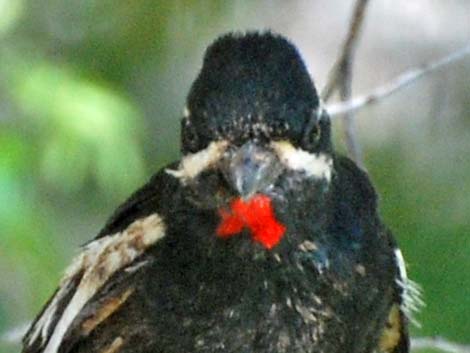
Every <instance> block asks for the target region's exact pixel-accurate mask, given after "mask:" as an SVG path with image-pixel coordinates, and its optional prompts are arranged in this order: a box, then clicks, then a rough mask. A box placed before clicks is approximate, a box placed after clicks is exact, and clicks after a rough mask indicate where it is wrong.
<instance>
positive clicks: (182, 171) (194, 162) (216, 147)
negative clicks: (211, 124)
mask: <svg viewBox="0 0 470 353" xmlns="http://www.w3.org/2000/svg"><path fill="white" fill-rule="evenodd" d="M227 146H228V142H227V141H215V142H211V143H210V144H209V146H207V147H206V148H205V149H203V150H202V151H199V152H197V153H192V154H188V155H186V156H184V157H183V159H182V160H181V162H180V165H179V167H178V169H177V170H172V169H166V172H167V173H168V174H170V175H172V176H174V177H175V178H179V179H181V180H182V181H183V182H186V181H188V180H190V179H193V178H195V177H197V176H198V175H199V174H200V173H201V172H202V171H204V170H206V169H207V168H208V167H210V166H211V165H213V164H214V163H216V162H218V161H219V160H220V159H221V158H222V156H223V155H224V152H225V149H226V148H227Z"/></svg>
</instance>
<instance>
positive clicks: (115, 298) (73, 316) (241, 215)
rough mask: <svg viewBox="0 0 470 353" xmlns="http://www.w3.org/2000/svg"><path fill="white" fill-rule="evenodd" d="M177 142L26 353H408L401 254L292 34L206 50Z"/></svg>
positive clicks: (71, 276) (64, 290) (122, 210)
mask: <svg viewBox="0 0 470 353" xmlns="http://www.w3.org/2000/svg"><path fill="white" fill-rule="evenodd" d="M181 135H182V138H181V140H182V146H181V150H182V158H181V160H179V161H177V162H175V163H172V164H171V165H169V166H167V167H165V168H163V169H161V170H160V171H159V172H157V173H156V174H155V175H154V176H153V177H152V178H151V179H150V181H149V182H148V183H147V184H146V185H144V186H143V187H142V188H140V189H139V190H138V191H136V192H135V193H134V194H133V195H132V196H131V197H130V198H129V199H128V200H127V201H126V202H125V203H124V204H123V205H121V206H120V207H119V208H118V209H117V210H116V211H115V213H114V214H113V215H112V216H111V217H110V219H109V220H108V222H107V223H106V224H105V226H104V227H103V229H102V230H101V231H100V232H99V234H98V235H97V236H96V237H95V238H94V240H92V241H90V242H89V243H88V244H86V245H85V246H84V247H83V248H82V249H81V250H82V251H81V253H80V254H79V255H78V256H77V257H76V258H75V259H74V260H73V262H72V264H71V265H70V266H69V268H68V269H67V270H66V272H65V275H64V277H63V278H62V280H61V282H60V284H59V286H58V288H57V290H56V292H55V293H54V295H53V296H52V297H51V299H50V300H49V301H48V302H47V303H46V305H45V306H44V309H43V310H42V311H41V313H40V314H39V315H38V316H37V318H36V320H35V321H34V322H33V324H32V325H31V327H30V329H29V331H28V333H27V335H26V336H25V338H24V348H23V352H24V353H39V352H44V353H59V352H60V353H72V352H73V353H78V352H88V353H90V352H91V353H94V352H96V353H98V352H101V353H117V352H120V353H129V352H133V353H158V352H161V353H181V352H194V353H199V352H200V353H202V352H207V353H209V352H210V353H215V352H238V353H241V352H247V353H248V352H250V353H268V352H269V353H271V352H272V353H274V352H276V353H283V352H285V353H287V352H289V353H296V352H299V353H300V352H311V353H320V352H325V353H344V352H348V353H372V352H383V353H406V352H408V333H407V326H408V321H409V312H408V311H409V310H407V309H408V308H410V307H412V305H411V304H410V297H411V295H410V293H411V294H412V293H414V291H411V290H410V288H411V287H410V285H409V283H410V282H409V281H408V280H407V277H406V271H405V265H404V262H403V258H402V256H401V252H400V250H399V249H398V247H397V245H396V243H395V241H394V239H393V236H392V235H391V233H390V232H389V231H388V230H387V228H386V227H385V226H384V224H383V223H382V221H381V219H380V217H379V214H378V211H377V198H376V194H375V191H374V189H373V187H372V185H371V183H370V181H369V178H368V176H367V175H366V173H365V172H364V171H362V170H360V169H359V168H358V167H357V166H356V165H355V164H354V163H353V162H352V161H351V160H349V159H347V158H345V157H342V156H339V155H337V154H336V153H335V152H334V149H333V146H332V143H331V138H330V121H329V117H328V113H327V112H326V111H325V110H324V109H322V106H321V104H320V102H319V98H318V95H317V92H316V90H315V87H314V85H313V82H312V80H311V79H310V76H309V74H308V72H307V70H306V68H305V65H304V63H303V61H302V59H301V57H300V55H299V53H298V51H297V49H296V48H295V47H294V46H293V45H292V44H291V43H290V42H289V41H288V40H286V39H285V38H283V37H281V36H279V35H276V34H272V33H270V32H265V33H258V32H251V33H246V34H227V35H224V36H222V37H220V38H219V39H217V40H216V41H215V42H214V43H213V44H212V45H211V46H209V48H208V49H207V51H206V54H205V57H204V63H203V66H202V69H201V71H200V73H199V76H198V77H197V79H196V80H195V82H194V83H193V85H192V87H191V90H190V92H189V95H188V98H187V105H186V108H185V109H184V116H183V118H182V131H181Z"/></svg>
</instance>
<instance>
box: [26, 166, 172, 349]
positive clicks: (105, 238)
mask: <svg viewBox="0 0 470 353" xmlns="http://www.w3.org/2000/svg"><path fill="white" fill-rule="evenodd" d="M178 185H179V184H178V182H177V181H176V180H174V178H173V177H171V176H168V175H167V174H166V173H164V172H160V173H158V174H156V175H155V176H154V177H153V178H152V179H151V180H150V182H149V183H147V184H146V185H145V186H143V187H142V188H141V189H140V190H138V191H137V192H136V193H135V194H134V195H132V196H131V197H130V198H129V199H128V200H127V201H126V202H125V203H124V204H123V205H122V206H120V207H119V208H118V209H117V210H116V212H115V213H114V215H113V216H112V217H111V218H110V220H109V221H108V222H107V224H106V225H105V227H104V228H103V229H102V230H101V231H100V232H99V234H98V236H97V237H96V238H95V239H94V240H93V241H91V242H89V243H87V244H85V246H84V247H83V249H82V252H81V253H80V254H79V255H78V256H77V257H76V258H75V259H74V260H73V262H72V264H71V265H70V266H69V267H68V268H67V270H66V273H65V275H64V277H63V278H62V280H61V283H60V285H59V288H58V289H57V290H56V292H55V293H54V295H53V296H52V297H51V299H50V300H49V301H48V302H47V304H46V305H45V306H44V309H43V310H42V311H41V313H40V314H39V315H38V316H37V318H36V319H35V321H34V322H33V324H32V325H31V327H30V329H29V330H28V332H27V334H26V336H25V338H24V340H23V344H24V348H23V353H39V352H43V353H58V352H61V353H62V351H63V350H62V348H61V346H62V342H65V341H67V347H71V346H72V345H73V344H74V343H75V342H76V341H77V340H78V338H80V337H83V336H86V335H87V334H89V333H90V332H91V331H92V329H93V326H97V324H98V323H100V324H101V322H102V321H104V320H105V319H106V318H107V317H108V316H109V315H111V314H112V312H114V311H115V310H114V309H117V308H118V306H119V305H117V303H121V302H123V298H124V297H125V298H126V300H127V297H128V296H130V295H131V292H128V290H131V288H130V287H124V288H123V289H122V293H117V294H116V293H114V294H113V295H110V296H109V297H107V296H106V292H104V293H103V290H104V288H106V284H107V283H108V281H112V280H113V276H115V275H116V274H118V273H121V272H122V273H129V274H130V273H133V272H134V271H137V270H138V269H139V268H140V267H141V266H142V265H143V264H145V261H146V260H142V257H143V256H144V255H145V252H146V250H147V249H148V248H149V247H151V246H153V245H154V244H155V243H156V242H157V241H158V240H159V239H161V238H162V237H164V236H165V230H166V229H165V228H166V226H165V224H164V220H163V217H162V216H161V215H160V214H158V213H157V212H158V209H159V207H160V204H161V202H160V201H159V200H161V198H162V197H164V198H165V197H168V196H167V195H169V194H174V193H175V188H176V187H178ZM100 295H101V296H102V298H101V301H100V303H102V306H101V307H98V308H97V307H96V305H95V304H96V303H94V301H95V299H96V298H97V297H98V296H100ZM103 295H104V296H103ZM123 295H124V297H122V296H123ZM93 305H95V307H94V310H95V311H96V312H97V313H98V314H99V315H98V316H97V317H96V318H94V319H93V316H91V321H87V320H90V315H83V313H85V312H86V309H87V308H89V307H91V306H93ZM112 308H114V309H113V310H111V309H112ZM83 324H85V326H81V325H83ZM77 328H79V329H77ZM66 351H68V350H66Z"/></svg>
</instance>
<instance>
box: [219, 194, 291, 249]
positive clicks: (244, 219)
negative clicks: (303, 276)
mask: <svg viewBox="0 0 470 353" xmlns="http://www.w3.org/2000/svg"><path fill="white" fill-rule="evenodd" d="M271 201H272V200H271V198H269V197H268V196H266V195H261V194H257V195H255V196H253V197H252V198H251V199H249V200H247V201H244V200H243V199H242V198H240V197H238V198H236V199H235V200H233V201H232V202H231V203H230V208H229V209H220V210H219V214H220V217H221V221H220V224H219V226H218V227H217V235H218V236H219V237H221V238H229V237H231V236H233V235H236V234H238V233H240V232H241V231H242V230H243V228H248V229H249V230H250V232H251V234H252V236H253V240H255V241H257V242H258V243H261V244H262V245H263V246H264V247H265V248H266V249H272V248H273V247H274V246H276V245H277V244H278V243H279V241H280V240H281V238H282V236H283V235H284V233H285V231H286V227H285V226H284V225H283V224H281V223H279V222H278V221H277V219H276V216H275V215H274V210H273V207H272V204H271Z"/></svg>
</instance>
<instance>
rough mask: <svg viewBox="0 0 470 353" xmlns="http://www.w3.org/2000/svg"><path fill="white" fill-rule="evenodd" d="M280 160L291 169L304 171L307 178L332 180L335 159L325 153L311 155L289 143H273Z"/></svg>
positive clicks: (272, 145)
mask: <svg viewBox="0 0 470 353" xmlns="http://www.w3.org/2000/svg"><path fill="white" fill-rule="evenodd" d="M271 147H272V148H273V149H274V151H275V152H276V154H277V155H278V157H279V160H280V161H281V162H282V163H283V164H284V165H285V166H286V167H287V168H289V169H293V170H298V171H304V172H305V173H306V174H307V176H310V177H315V178H322V179H326V180H327V181H328V182H329V181H330V180H331V174H332V171H333V159H332V158H331V157H329V156H327V155H326V154H324V153H310V152H307V151H304V150H302V149H300V148H295V147H294V146H293V145H292V144H291V143H290V142H287V141H274V142H272V143H271Z"/></svg>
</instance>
